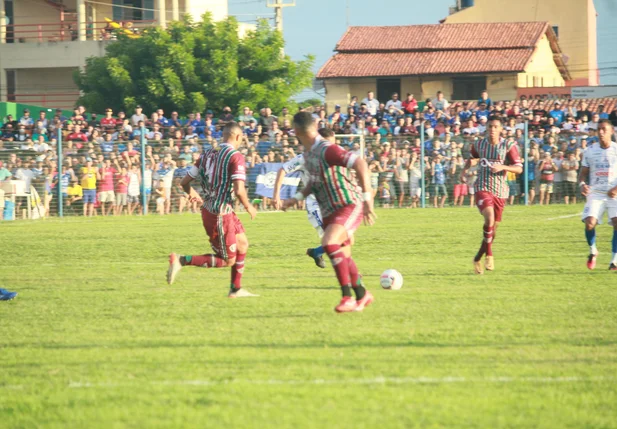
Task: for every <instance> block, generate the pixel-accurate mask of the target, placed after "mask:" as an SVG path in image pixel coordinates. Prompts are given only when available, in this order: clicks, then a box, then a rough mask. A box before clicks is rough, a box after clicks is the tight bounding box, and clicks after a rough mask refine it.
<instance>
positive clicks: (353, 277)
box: [347, 256, 360, 287]
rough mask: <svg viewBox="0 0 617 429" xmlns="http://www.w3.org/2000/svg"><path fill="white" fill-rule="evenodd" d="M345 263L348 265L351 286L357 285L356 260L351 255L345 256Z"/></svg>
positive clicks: (358, 278)
mask: <svg viewBox="0 0 617 429" xmlns="http://www.w3.org/2000/svg"><path fill="white" fill-rule="evenodd" d="M347 265H349V280H350V281H351V286H353V287H357V286H358V284H359V283H360V273H359V272H358V267H357V266H356V262H355V261H354V260H353V258H352V257H351V256H350V257H349V258H347Z"/></svg>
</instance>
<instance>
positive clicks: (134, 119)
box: [131, 106, 148, 127]
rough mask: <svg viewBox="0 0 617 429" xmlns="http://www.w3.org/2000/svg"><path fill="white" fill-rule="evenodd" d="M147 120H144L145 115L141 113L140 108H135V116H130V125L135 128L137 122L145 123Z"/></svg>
mask: <svg viewBox="0 0 617 429" xmlns="http://www.w3.org/2000/svg"><path fill="white" fill-rule="evenodd" d="M147 119H148V118H146V115H144V114H143V113H142V108H141V106H137V107H136V108H135V114H134V115H133V116H131V125H132V126H134V127H136V126H138V125H139V121H143V122H144V123H145V122H146V120H147Z"/></svg>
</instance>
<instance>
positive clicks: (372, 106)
mask: <svg viewBox="0 0 617 429" xmlns="http://www.w3.org/2000/svg"><path fill="white" fill-rule="evenodd" d="M362 103H364V104H366V109H367V110H368V112H369V113H370V114H371V116H375V115H376V114H377V109H379V101H378V100H377V99H376V98H375V93H374V92H373V91H369V92H368V93H367V94H366V98H365V99H364V100H362Z"/></svg>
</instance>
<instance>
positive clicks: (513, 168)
mask: <svg viewBox="0 0 617 429" xmlns="http://www.w3.org/2000/svg"><path fill="white" fill-rule="evenodd" d="M491 171H492V172H493V173H499V172H500V171H507V172H509V173H514V174H521V173H522V172H523V166H522V165H503V164H493V165H491Z"/></svg>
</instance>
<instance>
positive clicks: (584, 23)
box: [446, 0, 598, 85]
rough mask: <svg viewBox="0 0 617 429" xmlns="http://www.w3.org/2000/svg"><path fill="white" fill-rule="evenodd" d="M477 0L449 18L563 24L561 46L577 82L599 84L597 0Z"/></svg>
mask: <svg viewBox="0 0 617 429" xmlns="http://www.w3.org/2000/svg"><path fill="white" fill-rule="evenodd" d="M495 3H496V2H495V0H476V2H475V6H473V7H470V8H467V9H463V10H462V11H460V12H457V13H455V14H453V15H450V16H448V17H447V18H446V23H447V24H455V23H463V22H522V21H548V22H550V24H551V25H552V26H555V25H556V26H558V27H559V46H560V47H561V49H562V51H563V52H564V54H565V55H567V56H568V57H569V60H568V62H567V63H566V66H567V67H568V69H569V70H570V73H571V74H572V78H573V79H575V80H576V83H577V84H581V85H586V84H589V85H597V84H598V70H597V68H598V60H597V58H598V54H597V52H598V48H597V40H596V31H597V27H596V10H595V8H594V6H593V0H541V1H538V0H517V1H515V2H510V1H500V2H499V5H498V7H496V4H495Z"/></svg>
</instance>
